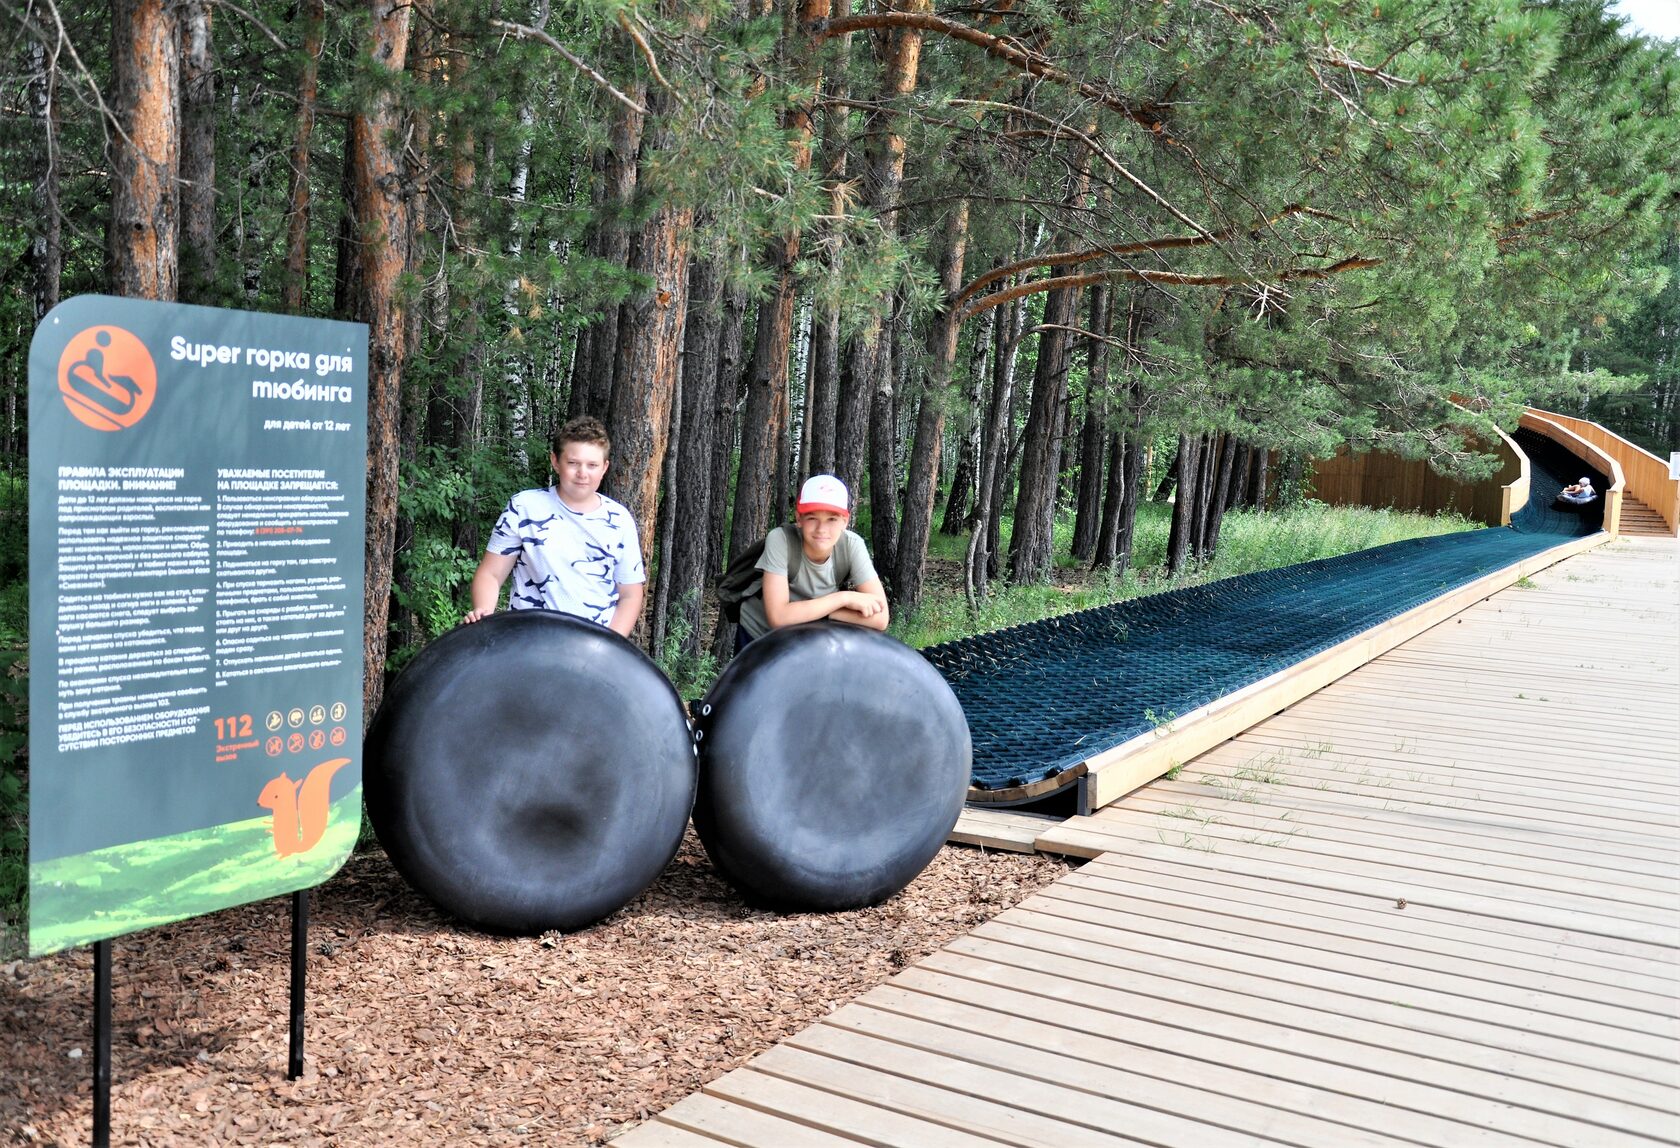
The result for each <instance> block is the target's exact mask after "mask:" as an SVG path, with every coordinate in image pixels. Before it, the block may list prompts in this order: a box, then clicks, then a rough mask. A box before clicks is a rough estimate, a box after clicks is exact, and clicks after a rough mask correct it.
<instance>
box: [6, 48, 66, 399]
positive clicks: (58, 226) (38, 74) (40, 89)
mask: <svg viewBox="0 0 1680 1148" xmlns="http://www.w3.org/2000/svg"><path fill="white" fill-rule="evenodd" d="M29 115H30V118H31V119H33V120H34V121H35V131H36V133H37V138H38V139H39V140H40V141H41V153H40V160H39V162H38V163H37V164H36V167H35V186H34V190H35V197H34V201H35V206H36V207H37V208H38V209H39V210H40V213H41V227H40V230H39V231H37V232H36V233H35V235H34V238H33V239H32V240H31V241H30V245H29V263H30V290H31V292H32V294H33V295H34V302H35V318H36V319H37V320H40V319H41V318H43V317H44V316H45V315H46V313H47V312H48V311H51V310H52V309H53V308H54V307H56V306H58V297H59V282H60V280H61V279H62V277H63V274H64V220H63V217H62V215H61V213H60V210H59V205H58V124H59V112H58V64H57V62H56V61H55V60H54V59H53V58H52V57H51V56H49V55H48V54H47V48H46V45H45V44H43V43H41V41H39V40H37V39H34V38H33V37H32V38H31V39H30V40H29ZM7 425H8V426H10V425H12V424H11V422H8V424H7Z"/></svg>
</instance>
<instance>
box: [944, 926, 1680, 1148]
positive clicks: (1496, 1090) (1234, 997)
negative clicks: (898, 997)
mask: <svg viewBox="0 0 1680 1148" xmlns="http://www.w3.org/2000/svg"><path fill="white" fill-rule="evenodd" d="M964 939H965V940H966V938H964ZM999 955H1005V956H1007V955H1011V954H1007V953H1002V954H999ZM1046 963H1047V964H1049V965H1051V966H1052V969H1047V968H1045V967H1028V966H1027V964H1026V963H1025V962H1024V961H1023V962H1021V963H1010V962H1005V961H998V960H992V959H988V958H983V957H975V956H970V955H967V954H964V953H953V952H949V951H945V950H941V951H940V952H937V953H934V954H933V955H932V956H930V957H928V958H927V960H925V961H923V962H921V963H920V964H919V965H918V966H917V969H918V970H922V969H925V970H927V971H929V972H941V973H946V974H948V975H950V976H956V977H960V978H962V979H964V980H969V981H973V982H975V983H977V984H983V985H994V986H996V985H1005V984H1007V985H1011V986H1014V987H1016V988H1019V989H1022V990H1025V991H1027V992H1029V993H1031V994H1033V995H1035V996H1040V997H1045V998H1050V999H1068V1000H1077V1001H1079V1002H1080V1003H1081V1004H1083V1005H1084V1006H1085V1007H1086V1008H1089V1009H1093V1010H1095V1011H1098V1012H1104V1013H1108V1014H1110V1016H1111V1017H1112V1018H1115V1023H1121V1022H1122V1021H1123V1019H1124V1018H1127V1017H1132V1016H1141V1017H1147V1018H1149V1019H1152V1020H1155V1021H1158V1022H1161V1023H1171V1024H1176V1025H1179V1026H1181V1027H1186V1028H1194V1029H1196V1030H1197V1031H1200V1032H1203V1033H1205V1034H1207V1035H1209V1036H1220V1037H1223V1038H1224V1039H1226V1040H1237V1041H1243V1042H1245V1043H1250V1044H1258V1045H1261V1046H1262V1047H1265V1048H1269V1049H1273V1050H1277V1049H1281V1048H1286V1047H1287V1048H1292V1049H1295V1050H1298V1051H1300V1052H1303V1053H1305V1054H1306V1055H1308V1056H1311V1057H1314V1058H1315V1059H1323V1060H1336V1061H1342V1062H1347V1063H1354V1064H1365V1065H1368V1066H1372V1067H1375V1068H1376V1069H1377V1070H1378V1071H1381V1072H1385V1073H1389V1074H1392V1075H1397V1076H1406V1077H1407V1078H1409V1079H1412V1080H1414V1081H1417V1082H1418V1083H1437V1084H1438V1083H1439V1082H1440V1081H1441V1080H1443V1079H1452V1080H1454V1081H1455V1082H1456V1083H1457V1086H1458V1087H1461V1088H1468V1089H1471V1090H1473V1091H1474V1092H1476V1093H1477V1094H1479V1095H1482V1096H1485V1097H1490V1098H1492V1099H1495V1100H1502V1101H1505V1102H1507V1103H1512V1104H1520V1105H1522V1106H1524V1107H1528V1108H1535V1109H1538V1110H1539V1111H1541V1112H1550V1113H1552V1114H1553V1115H1557V1116H1565V1117H1585V1116H1586V1115H1587V1114H1589V1113H1600V1110H1599V1107H1598V1101H1599V1099H1600V1098H1601V1097H1602V1096H1606V1095H1610V1096H1615V1097H1617V1099H1618V1100H1619V1101H1620V1103H1619V1104H1618V1105H1617V1106H1615V1108H1613V1109H1605V1110H1604V1111H1603V1112H1602V1113H1601V1115H1602V1117H1603V1118H1604V1119H1605V1120H1606V1121H1607V1122H1608V1123H1609V1125H1610V1126H1611V1127H1616V1128H1620V1129H1621V1130H1623V1131H1626V1132H1632V1133H1635V1134H1637V1135H1641V1136H1651V1137H1661V1136H1665V1135H1669V1134H1670V1133H1671V1132H1672V1130H1673V1128H1674V1126H1675V1119H1676V1111H1677V1110H1676V1107H1675V1106H1676V1105H1677V1104H1680V1099H1677V1098H1676V1095H1675V1092H1674V1089H1673V1087H1672V1086H1667V1085H1657V1084H1653V1083H1650V1082H1647V1081H1642V1080H1634V1079H1631V1078H1629V1077H1625V1076H1621V1075H1617V1074H1615V1073H1609V1072H1601V1071H1598V1070H1594V1069H1586V1068H1578V1067H1576V1066H1574V1065H1571V1064H1566V1063H1560V1062H1558V1061H1552V1060H1545V1059H1542V1058H1540V1057H1533V1056H1526V1055H1524V1054H1522V1053H1520V1052H1516V1051H1513V1050H1510V1049H1502V1048H1494V1047H1489V1046H1485V1045H1478V1044H1474V1043H1472V1042H1469V1041H1463V1040H1453V1039H1450V1038H1446V1037H1438V1036H1435V1035H1433V1034H1429V1033H1422V1032H1417V1031H1408V1030H1406V1029H1403V1028H1397V1027H1395V1026H1392V1025H1386V1024H1362V1023H1361V1021H1360V1018H1358V1017H1353V1016H1343V1017H1338V1018H1336V1022H1335V1024H1334V1025H1331V1024H1330V1023H1329V1019H1330V1014H1316V1013H1314V1011H1313V1010H1310V1009H1302V1008H1294V1007H1289V1006H1286V1005H1281V1004H1276V1003H1273V1002H1271V1001H1268V1000H1266V999H1264V998H1262V997H1257V996H1248V995H1243V994H1227V993H1224V992H1221V991H1217V990H1202V992H1201V993H1195V992H1191V991H1188V990H1189V989H1192V988H1194V986H1187V988H1185V989H1180V988H1179V987H1178V986H1179V985H1180V984H1181V983H1182V982H1176V981H1170V980H1158V979H1155V978H1147V979H1145V978H1139V979H1138V981H1137V983H1136V984H1135V985H1133V986H1130V987H1127V986H1124V985H1116V984H1100V983H1096V982H1095V981H1093V980H1089V979H1086V977H1088V976H1100V974H1098V973H1096V971H1095V970H1091V969H1086V968H1083V967H1075V966H1068V967H1063V964H1064V963H1061V962H1056V961H1054V960H1052V961H1048V962H1046ZM1070 973H1071V974H1073V975H1067V974H1070ZM1103 979H1110V980H1113V979H1118V978H1103ZM1204 1002H1205V1003H1204ZM1330 1028H1336V1029H1339V1030H1340V1031H1337V1032H1331V1031H1325V1030H1326V1029H1330ZM1393 1039H1398V1040H1400V1041H1402V1042H1403V1043H1400V1044H1395V1043H1390V1042H1391V1040H1393Z"/></svg>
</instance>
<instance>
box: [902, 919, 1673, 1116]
mask: <svg viewBox="0 0 1680 1148" xmlns="http://www.w3.org/2000/svg"><path fill="white" fill-rule="evenodd" d="M1023 932H1025V931H1023ZM1015 939H1016V940H1017V941H1019V940H1020V939H1021V937H1020V935H1019V934H1017V935H1016V938H1015ZM1030 943H1031V944H1033V946H1034V947H1031V948H1028V947H1026V946H1025V945H1023V944H1019V943H1008V942H1004V941H1000V940H994V939H992V938H991V937H988V936H981V935H979V934H977V933H971V934H969V935H968V936H964V937H959V938H957V940H955V941H953V942H952V943H951V945H950V946H949V947H947V948H946V949H944V950H942V951H941V952H940V953H937V954H935V956H934V957H932V958H930V964H929V967H934V968H942V969H945V970H946V971H955V970H956V969H959V968H965V969H970V970H974V971H977V972H989V973H990V974H991V975H993V976H1008V977H1016V976H1018V975H1020V974H1028V975H1031V976H1039V977H1050V978H1054V979H1056V980H1059V981H1062V982H1066V983H1070V984H1077V985H1080V986H1082V988H1080V989H1078V990H1077V991H1079V992H1082V993H1084V994H1085V995H1086V999H1103V1000H1127V999H1131V998H1133V997H1135V996H1138V995H1145V994H1146V995H1148V996H1150V997H1151V998H1153V999H1154V1000H1156V1001H1159V1002H1170V1003H1174V1004H1178V1005H1182V1006H1184V1007H1194V1008H1197V1009H1206V1010H1211V1011H1218V1012H1227V1013H1229V1012H1240V1013H1241V1015H1242V1016H1243V1017H1245V1018H1247V1019H1249V1020H1253V1021H1258V1022H1262V1023H1265V1024H1267V1025H1270V1026H1272V1027H1274V1028H1278V1029H1282V1028H1287V1029H1292V1030H1294V1031H1295V1032H1297V1033H1302V1034H1312V1035H1317V1036H1322V1037H1325V1038H1327V1039H1334V1040H1348V1041H1354V1042H1357V1043H1360V1044H1366V1045H1372V1046H1377V1047H1381V1048H1385V1049H1389V1050H1392V1051H1396V1052H1405V1053H1410V1054H1412V1055H1415V1056H1418V1057H1422V1058H1426V1059H1429V1060H1436V1061H1441V1062H1444V1063H1448V1064H1454V1065H1460V1066H1463V1067H1466V1068H1474V1067H1484V1068H1490V1070H1492V1071H1497V1072H1501V1073H1503V1074H1505V1075H1506V1076H1509V1077H1511V1078H1513V1079H1519V1080H1528V1081H1533V1082H1535V1083H1537V1084H1549V1085H1552V1086H1567V1087H1575V1088H1579V1089H1582V1090H1584V1091H1593V1092H1597V1091H1600V1090H1613V1091H1614V1092H1615V1093H1616V1094H1617V1095H1621V1096H1624V1097H1627V1098H1629V1099H1636V1100H1637V1101H1638V1102H1639V1103H1642V1104H1644V1105H1645V1106H1647V1107H1650V1108H1655V1109H1658V1110H1659V1111H1670V1110H1672V1111H1674V1112H1676V1113H1677V1114H1680V1095H1676V1093H1675V1092H1674V1090H1673V1089H1672V1088H1671V1087H1669V1086H1668V1082H1669V1080H1670V1079H1671V1078H1672V1077H1673V1076H1674V1071H1675V1069H1674V1065H1673V1062H1671V1061H1663V1062H1660V1063H1651V1062H1650V1061H1649V1060H1647V1059H1645V1058H1642V1057H1636V1056H1628V1055H1621V1054H1618V1053H1617V1051H1616V1050H1614V1049H1606V1048H1601V1047H1599V1046H1595V1045H1590V1044H1586V1043H1575V1042H1570V1041H1568V1040H1561V1039H1557V1038H1551V1037H1548V1036H1546V1035H1544V1034H1542V1033H1537V1032H1533V1031H1529V1032H1522V1031H1520V1030H1514V1029H1511V1028H1509V1027H1507V1026H1500V1025H1496V1024H1489V1023H1485V1022H1482V1021H1478V1020H1475V1019H1472V1018H1469V1017H1465V1016H1453V1015H1448V1014H1443V1013H1436V1012H1433V1011H1431V1010H1429V1009H1427V1008H1423V1007H1416V1008H1414V1007H1411V1004H1410V1001H1411V996H1410V994H1405V993H1403V992H1402V991H1401V990H1399V989H1398V988H1395V989H1391V997H1392V998H1394V999H1397V1000H1398V1002H1399V1003H1394V999H1390V1000H1379V999H1373V998H1370V997H1357V996H1352V995H1349V994H1345V993H1335V992H1331V991H1327V990H1324V989H1323V988H1322V986H1321V985H1320V984H1319V983H1317V981H1316V978H1309V983H1296V984H1290V983H1287V982H1284V981H1281V980H1278V979H1276V978H1267V977H1256V976H1244V975H1242V974H1234V973H1227V972H1225V971H1222V970H1219V969H1217V968H1214V967H1212V966H1208V965H1189V966H1182V965H1180V964H1179V963H1178V962H1175V961H1172V960H1167V959H1162V958H1156V957H1152V956H1150V955H1148V954H1146V953H1141V952H1138V951H1136V950H1127V951H1124V954H1123V956H1124V963H1120V964H1115V963H1110V962H1109V961H1107V960H1105V959H1103V957H1102V956H1101V955H1100V954H1099V952H1098V950H1099V949H1101V946H1100V945H1098V946H1093V945H1090V944H1088V943H1086V942H1081V941H1080V940H1078V939H1077V938H1073V937H1068V936H1058V937H1049V936H1047V935H1046V934H1042V933H1040V934H1035V935H1034V937H1033V939H1032V940H1031V942H1030ZM1115 956H1116V957H1118V956H1119V955H1118V954H1115ZM961 962H972V963H971V964H963V963H961ZM1004 970H1010V971H1009V972H1007V973H1005V972H1004ZM1109 994H1114V995H1112V996H1110V995H1109ZM1566 1082H1573V1083H1572V1084H1567V1085H1566Z"/></svg>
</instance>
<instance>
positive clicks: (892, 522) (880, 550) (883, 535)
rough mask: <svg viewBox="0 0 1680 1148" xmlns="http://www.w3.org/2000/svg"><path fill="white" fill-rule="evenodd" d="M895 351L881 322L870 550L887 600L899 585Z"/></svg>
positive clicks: (872, 402) (872, 411) (872, 410)
mask: <svg viewBox="0 0 1680 1148" xmlns="http://www.w3.org/2000/svg"><path fill="white" fill-rule="evenodd" d="M897 349H898V348H896V347H894V346H893V327H892V324H890V323H883V324H882V325H881V328H880V330H879V332H878V334H877V337H876V340H875V387H874V392H873V393H872V394H871V395H870V398H869V549H870V553H871V554H872V555H873V556H874V559H875V570H876V573H878V574H880V575H881V582H882V584H883V585H885V586H886V589H887V594H888V596H889V597H891V596H892V595H894V594H895V593H896V588H897V585H898V572H897V571H896V570H895V569H894V566H895V565H896V564H897V562H898V410H897V405H896V403H895V401H894V398H893V387H894V384H895V383H896V382H897V380H898V372H897V369H896V363H895V362H894V358H895V352H896V351H897ZM855 498H856V496H855V495H854V501H855Z"/></svg>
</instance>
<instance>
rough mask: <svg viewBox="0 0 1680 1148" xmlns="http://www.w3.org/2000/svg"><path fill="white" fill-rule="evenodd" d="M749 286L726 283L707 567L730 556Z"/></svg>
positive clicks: (714, 405)
mask: <svg viewBox="0 0 1680 1148" xmlns="http://www.w3.org/2000/svg"><path fill="white" fill-rule="evenodd" d="M747 304H748V300H747V292H746V289H745V288H744V287H741V286H740V285H739V284H736V285H733V286H728V287H726V288H725V289H724V296H723V320H722V322H721V323H720V324H719V326H718V357H717V387H716V389H715V391H714V392H713V395H712V435H713V441H712V502H711V508H710V512H709V513H708V515H707V523H708V525H707V528H706V538H707V542H706V569H707V570H708V571H718V570H722V569H723V568H724V566H725V565H726V564H727V562H728V560H729V555H730V551H729V521H730V518H731V517H732V515H731V513H730V510H731V507H730V504H729V503H730V499H729V491H730V480H731V479H732V478H733V477H734V474H735V462H736V452H737V451H738V450H739V449H740V428H739V425H738V421H739V420H738V418H737V415H738V414H739V412H740V409H741V406H742V402H743V400H744V398H745V392H746V377H745V375H744V373H743V371H742V367H741V357H742V350H743V348H744V347H745V346H746V326H747Z"/></svg>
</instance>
